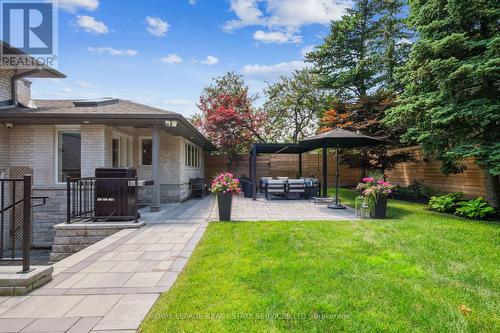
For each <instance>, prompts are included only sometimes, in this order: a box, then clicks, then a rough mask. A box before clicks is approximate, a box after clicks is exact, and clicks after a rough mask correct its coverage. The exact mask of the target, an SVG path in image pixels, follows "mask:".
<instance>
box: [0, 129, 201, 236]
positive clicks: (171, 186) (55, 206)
mask: <svg viewBox="0 0 500 333" xmlns="http://www.w3.org/2000/svg"><path fill="white" fill-rule="evenodd" d="M58 128H61V129H62V128H67V127H57V126H52V125H46V126H39V125H36V126H34V125H30V126H20V125H19V126H18V125H16V126H14V128H12V129H7V128H5V126H4V125H3V124H0V169H2V168H8V167H15V166H26V167H30V168H31V169H32V170H33V192H34V195H35V196H46V197H48V198H49V199H48V201H47V205H46V206H43V207H36V208H34V209H33V222H34V223H33V244H34V246H50V245H51V244H52V241H53V238H54V230H53V226H54V225H55V224H58V223H62V222H64V221H65V219H66V187H65V184H61V183H57V182H56V170H57V168H56V151H57V147H56V140H57V139H56V135H57V134H56V133H57V130H58ZM71 128H72V129H75V128H80V132H81V149H82V150H81V151H82V152H81V163H82V164H81V169H82V176H83V177H86V176H94V171H95V168H96V167H111V166H112V139H113V131H117V132H120V133H122V134H126V135H129V136H132V138H133V140H132V141H133V147H132V152H133V166H135V167H136V168H137V170H138V176H139V178H140V179H142V180H150V179H152V175H151V166H141V165H139V153H140V147H139V140H138V137H139V136H151V130H150V129H135V128H133V127H121V128H113V127H109V126H105V125H93V124H88V125H82V126H80V127H78V126H77V127H71ZM184 143H185V140H184V138H182V137H178V136H172V135H170V134H168V133H165V132H163V133H162V134H161V146H160V158H161V172H160V177H161V185H160V191H161V201H162V202H170V201H180V200H184V199H185V198H187V197H189V187H188V183H189V179H190V178H192V177H197V176H202V174H203V168H187V167H185V165H184ZM149 190H150V188H149V187H146V188H145V189H143V190H142V191H141V197H142V199H143V200H144V201H145V202H147V203H149V202H150V193H149Z"/></svg>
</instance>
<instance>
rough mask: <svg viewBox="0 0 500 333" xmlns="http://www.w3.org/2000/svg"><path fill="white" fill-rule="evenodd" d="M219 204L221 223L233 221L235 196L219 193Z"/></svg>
mask: <svg viewBox="0 0 500 333" xmlns="http://www.w3.org/2000/svg"><path fill="white" fill-rule="evenodd" d="M217 203H218V205H219V221H231V206H232V204H233V195H232V194H231V193H217Z"/></svg>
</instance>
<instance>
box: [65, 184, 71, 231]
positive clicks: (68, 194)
mask: <svg viewBox="0 0 500 333" xmlns="http://www.w3.org/2000/svg"><path fill="white" fill-rule="evenodd" d="M66 223H71V178H70V177H69V176H68V177H66Z"/></svg>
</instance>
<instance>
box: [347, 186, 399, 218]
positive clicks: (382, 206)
mask: <svg viewBox="0 0 500 333" xmlns="http://www.w3.org/2000/svg"><path fill="white" fill-rule="evenodd" d="M356 189H357V190H358V191H360V192H361V193H363V196H364V197H365V201H366V203H367V204H368V205H369V206H370V217H371V218H375V219H384V218H385V217H386V216H387V196H388V195H389V194H391V193H392V191H393V189H394V186H393V185H392V184H391V183H389V182H387V181H385V180H383V179H375V178H374V177H366V178H363V181H362V182H361V183H359V184H358V186H356Z"/></svg>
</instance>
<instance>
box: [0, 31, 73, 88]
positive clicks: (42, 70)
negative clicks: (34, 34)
mask: <svg viewBox="0 0 500 333" xmlns="http://www.w3.org/2000/svg"><path fill="white" fill-rule="evenodd" d="M0 47H2V48H3V49H4V50H6V51H7V52H5V51H4V53H6V54H10V55H18V56H28V57H30V58H31V59H34V58H33V57H31V56H30V55H29V54H26V53H24V52H23V51H21V50H19V49H17V48H15V47H12V46H10V45H9V44H8V43H6V42H4V41H2V40H0ZM34 63H36V61H34ZM23 73H24V74H26V75H22V74H23ZM20 74H21V75H22V77H25V78H49V79H63V78H65V77H66V75H64V74H63V73H61V72H59V71H58V70H55V69H54V68H52V67H50V66H38V67H26V68H22V67H18V68H16V75H20Z"/></svg>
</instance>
